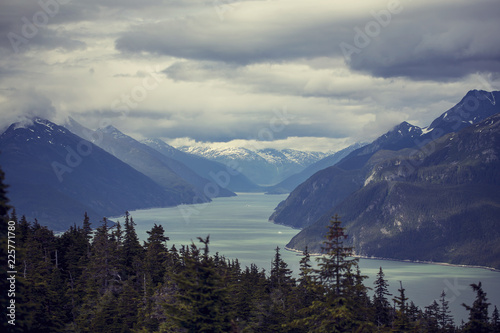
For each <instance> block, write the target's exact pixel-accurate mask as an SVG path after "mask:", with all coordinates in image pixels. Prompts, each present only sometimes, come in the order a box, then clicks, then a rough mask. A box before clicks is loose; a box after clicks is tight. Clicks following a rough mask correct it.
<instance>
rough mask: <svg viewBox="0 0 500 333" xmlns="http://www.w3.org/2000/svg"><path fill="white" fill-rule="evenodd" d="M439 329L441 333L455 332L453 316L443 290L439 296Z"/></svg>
mask: <svg viewBox="0 0 500 333" xmlns="http://www.w3.org/2000/svg"><path fill="white" fill-rule="evenodd" d="M438 323H439V329H440V330H441V332H452V331H453V330H454V324H453V316H452V315H451V310H450V306H449V301H448V300H447V299H446V293H445V291H444V290H443V291H442V292H441V295H440V296H439V315H438Z"/></svg>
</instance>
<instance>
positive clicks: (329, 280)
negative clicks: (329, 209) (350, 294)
mask: <svg viewBox="0 0 500 333" xmlns="http://www.w3.org/2000/svg"><path fill="white" fill-rule="evenodd" d="M341 223H342V222H341V221H340V220H339V216H338V215H335V216H334V217H333V218H332V219H331V220H330V225H329V226H328V232H327V234H326V240H325V241H324V242H323V247H322V251H323V253H324V256H322V257H320V258H318V261H319V263H318V266H319V270H317V274H318V277H319V280H320V281H321V283H322V284H323V285H324V286H326V287H327V288H328V290H329V291H330V292H331V293H332V294H333V295H334V296H340V295H342V293H343V292H344V291H345V290H343V289H344V287H343V285H344V284H343V280H344V279H345V277H346V276H347V274H348V273H350V272H351V271H352V268H353V267H355V266H357V264H358V261H359V259H357V258H352V255H353V253H354V248H353V247H349V246H345V245H344V240H345V239H347V235H346V234H345V233H344V230H345V228H344V227H341Z"/></svg>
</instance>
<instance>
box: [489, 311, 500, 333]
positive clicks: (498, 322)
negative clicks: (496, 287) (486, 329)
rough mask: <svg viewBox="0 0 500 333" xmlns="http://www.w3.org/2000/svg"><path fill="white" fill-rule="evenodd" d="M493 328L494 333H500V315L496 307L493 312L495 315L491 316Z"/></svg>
mask: <svg viewBox="0 0 500 333" xmlns="http://www.w3.org/2000/svg"><path fill="white" fill-rule="evenodd" d="M491 328H492V329H493V332H494V333H500V315H499V313H498V309H497V306H496V305H495V309H494V310H493V314H492V315H491Z"/></svg>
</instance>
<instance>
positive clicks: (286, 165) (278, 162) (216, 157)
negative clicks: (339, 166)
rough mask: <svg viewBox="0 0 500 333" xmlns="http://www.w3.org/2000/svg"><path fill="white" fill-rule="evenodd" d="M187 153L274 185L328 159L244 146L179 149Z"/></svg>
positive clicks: (308, 154)
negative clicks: (323, 159)
mask: <svg viewBox="0 0 500 333" xmlns="http://www.w3.org/2000/svg"><path fill="white" fill-rule="evenodd" d="M178 149H179V150H181V151H184V152H186V153H190V154H194V155H198V156H202V157H205V158H207V159H209V160H213V161H217V162H220V163H224V164H226V165H228V164H229V165H232V166H233V167H234V166H235V165H237V167H238V168H239V169H241V172H242V173H243V174H245V175H246V176H247V177H248V178H249V179H250V180H252V181H253V182H255V183H257V184H259V185H273V184H276V183H278V182H280V181H281V180H283V179H285V178H287V177H288V176H290V175H292V174H295V173H297V172H300V171H302V170H303V169H305V168H306V167H308V166H309V165H311V164H313V163H315V162H317V161H318V160H320V159H322V158H324V157H325V156H326V155H327V154H325V153H321V152H306V151H299V150H294V149H283V150H278V149H272V148H266V149H248V148H243V147H224V148H216V147H201V146H193V147H187V146H184V147H179V148H178Z"/></svg>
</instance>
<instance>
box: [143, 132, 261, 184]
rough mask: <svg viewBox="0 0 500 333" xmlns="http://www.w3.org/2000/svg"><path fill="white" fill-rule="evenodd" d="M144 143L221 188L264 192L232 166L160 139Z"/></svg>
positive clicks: (144, 141) (147, 140) (148, 140)
mask: <svg viewBox="0 0 500 333" xmlns="http://www.w3.org/2000/svg"><path fill="white" fill-rule="evenodd" d="M142 143H144V144H145V145H147V146H149V147H151V148H153V149H155V150H157V151H159V152H160V153H162V154H163V155H165V156H167V157H170V158H172V159H174V160H177V161H179V162H181V163H183V164H185V165H186V166H188V167H189V168H190V169H192V170H193V171H194V172H196V173H197V174H198V175H200V176H201V177H203V178H206V179H208V180H210V181H214V182H216V183H220V185H221V186H222V185H226V186H225V187H226V188H227V189H229V190H231V191H235V192H255V191H261V190H262V189H261V187H260V186H257V185H256V184H254V183H253V182H252V181H251V180H250V179H248V178H247V177H246V176H245V175H243V174H242V173H241V172H239V171H238V170H235V169H233V168H231V166H225V165H223V164H222V163H219V162H215V161H211V160H208V159H206V158H204V157H201V156H197V155H193V154H188V153H185V152H183V151H180V150H178V149H176V148H174V147H172V146H170V145H168V144H167V143H165V142H164V141H162V140H160V139H146V140H143V141H142ZM226 177H227V179H226Z"/></svg>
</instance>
